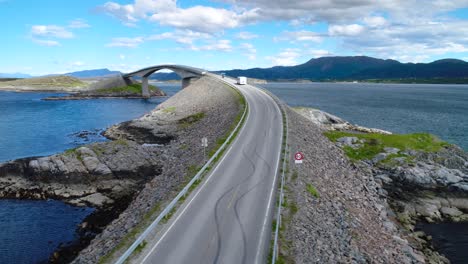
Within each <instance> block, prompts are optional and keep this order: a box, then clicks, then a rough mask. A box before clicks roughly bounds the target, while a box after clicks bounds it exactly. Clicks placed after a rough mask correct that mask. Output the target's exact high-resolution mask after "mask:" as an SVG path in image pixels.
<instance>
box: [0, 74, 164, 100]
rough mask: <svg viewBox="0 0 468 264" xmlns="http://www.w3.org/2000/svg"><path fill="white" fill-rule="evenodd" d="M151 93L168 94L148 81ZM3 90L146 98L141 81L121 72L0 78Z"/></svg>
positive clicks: (75, 97) (79, 96) (74, 96)
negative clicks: (89, 76) (98, 76)
mask: <svg viewBox="0 0 468 264" xmlns="http://www.w3.org/2000/svg"><path fill="white" fill-rule="evenodd" d="M148 89H149V92H150V96H151V97H153V96H166V94H165V93H164V92H163V91H162V90H161V89H159V88H158V87H156V86H154V85H148ZM0 90H5V91H15V92H65V93H69V94H68V95H65V96H51V97H47V98H44V100H82V99H98V98H127V99H140V98H146V97H144V96H143V95H142V92H141V91H142V87H141V83H140V82H137V81H135V80H129V81H125V80H124V79H123V78H122V77H121V76H114V77H109V78H101V79H78V78H75V77H71V76H66V75H56V76H45V77H37V78H28V79H9V80H6V81H3V82H0Z"/></svg>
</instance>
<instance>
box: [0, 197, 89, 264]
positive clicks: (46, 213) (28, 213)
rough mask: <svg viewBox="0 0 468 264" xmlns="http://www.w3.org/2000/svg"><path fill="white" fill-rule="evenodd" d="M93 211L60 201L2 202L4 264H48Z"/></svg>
mask: <svg viewBox="0 0 468 264" xmlns="http://www.w3.org/2000/svg"><path fill="white" fill-rule="evenodd" d="M92 212H93V209H92V208H86V207H73V206H70V205H67V204H64V203H62V202H59V201H52V200H50V201H19V200H0V263H5V264H6V263H47V260H48V259H49V257H50V255H51V254H52V253H53V252H54V251H55V249H56V248H57V247H58V246H59V245H60V244H63V245H67V244H68V243H70V242H72V241H73V240H76V239H77V235H76V232H75V230H76V228H77V227H78V225H79V224H80V223H81V222H82V221H83V219H84V218H85V217H86V216H88V215H89V214H90V213H92Z"/></svg>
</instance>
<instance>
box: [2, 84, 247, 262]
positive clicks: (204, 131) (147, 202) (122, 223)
mask: <svg viewBox="0 0 468 264" xmlns="http://www.w3.org/2000/svg"><path fill="white" fill-rule="evenodd" d="M221 108H222V109H223V111H222V113H220V111H218V109H221ZM239 110H240V106H239V100H238V95H237V94H236V93H235V92H234V91H233V90H232V89H231V88H229V87H227V86H225V85H224V84H222V83H221V82H219V81H217V80H214V79H211V78H210V77H204V78H201V79H199V80H197V81H196V82H194V83H193V84H191V85H190V86H189V87H187V88H185V89H183V90H181V91H180V92H179V93H177V94H176V95H174V96H173V97H171V98H169V99H168V100H167V101H166V102H164V103H162V104H160V105H158V106H157V108H156V109H155V110H153V111H152V112H150V113H148V114H146V115H144V116H142V117H141V118H138V119H135V120H132V121H128V122H124V123H122V124H119V125H116V126H113V127H111V128H110V129H108V130H107V131H106V132H105V136H106V137H108V138H109V139H111V140H112V141H109V142H103V143H93V144H89V145H85V146H82V147H79V148H76V149H71V150H68V151H65V152H63V153H60V154H56V155H52V156H48V157H31V158H26V159H19V160H14V161H10V162H6V163H0V198H14V199H37V200H42V199H57V200H61V201H64V202H66V203H69V204H73V205H77V206H90V207H93V208H95V209H96V210H95V212H94V213H92V214H91V215H90V216H88V217H87V218H86V219H85V220H84V222H83V223H82V224H81V226H80V227H78V229H77V232H78V234H80V237H81V239H80V241H76V243H74V244H73V245H72V246H69V247H66V248H61V249H59V250H58V251H57V252H56V253H55V254H54V255H53V256H52V257H51V259H50V262H53V263H68V262H71V261H73V263H97V262H98V261H99V260H100V259H101V258H102V257H103V256H104V255H107V254H109V253H110V252H111V250H113V249H114V248H115V247H116V246H117V245H118V244H119V243H120V240H121V239H122V238H123V237H124V236H126V235H127V234H128V233H129V232H130V231H131V230H132V228H133V227H135V226H136V225H137V224H138V223H139V222H141V221H142V218H143V217H144V216H145V214H146V213H147V212H148V211H149V210H151V209H153V208H155V207H157V205H159V204H164V202H165V201H167V200H168V199H170V198H171V197H172V196H173V194H174V193H175V192H176V191H177V189H178V188H179V187H180V186H181V184H183V183H184V182H185V181H186V180H187V179H188V178H189V177H190V176H191V171H192V170H193V168H196V167H198V166H199V165H200V164H201V163H202V162H203V153H202V151H201V149H200V146H199V145H200V142H199V139H200V138H201V137H202V136H206V137H207V138H208V142H209V145H210V146H211V147H214V146H215V145H216V144H214V142H216V140H217V139H218V138H220V137H222V136H224V134H225V133H227V132H228V131H229V129H230V127H231V125H232V124H231V123H232V122H233V120H234V119H235V117H236V115H237V114H238V112H239Z"/></svg>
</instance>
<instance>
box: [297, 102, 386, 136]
mask: <svg viewBox="0 0 468 264" xmlns="http://www.w3.org/2000/svg"><path fill="white" fill-rule="evenodd" d="M293 109H294V110H295V111H296V112H297V113H299V114H300V115H302V116H304V117H305V118H307V119H308V120H310V121H311V122H312V123H314V124H315V125H317V126H319V127H320V128H322V129H324V130H338V131H357V132H363V133H380V134H392V133H391V132H389V131H385V130H382V129H377V128H368V127H363V126H358V125H354V124H351V123H349V122H348V121H345V120H343V119H341V118H339V117H337V116H334V115H332V114H329V113H326V112H324V111H321V110H318V109H314V108H309V107H295V108H293Z"/></svg>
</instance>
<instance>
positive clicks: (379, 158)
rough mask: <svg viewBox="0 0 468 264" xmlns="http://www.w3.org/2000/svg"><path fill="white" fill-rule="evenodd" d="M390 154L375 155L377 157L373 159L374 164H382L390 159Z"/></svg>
mask: <svg viewBox="0 0 468 264" xmlns="http://www.w3.org/2000/svg"><path fill="white" fill-rule="evenodd" d="M388 155H390V154H388V153H379V154H377V155H375V157H374V158H373V159H372V163H374V164H376V163H379V162H381V161H382V160H384V159H386V158H387V157H388Z"/></svg>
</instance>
